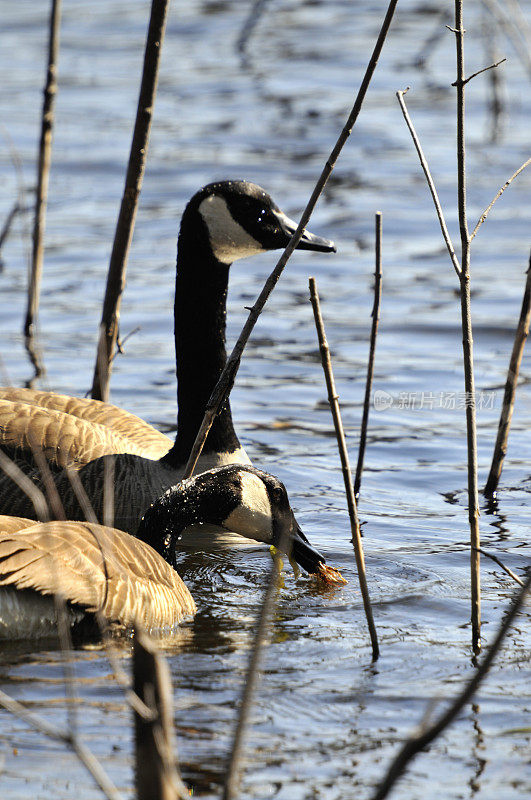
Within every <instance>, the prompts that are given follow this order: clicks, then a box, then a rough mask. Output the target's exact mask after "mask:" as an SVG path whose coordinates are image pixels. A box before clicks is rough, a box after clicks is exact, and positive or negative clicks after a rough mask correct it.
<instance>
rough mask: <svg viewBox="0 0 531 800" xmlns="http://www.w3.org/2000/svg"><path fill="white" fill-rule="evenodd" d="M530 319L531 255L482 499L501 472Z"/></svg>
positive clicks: (493, 488) (493, 487) (496, 483)
mask: <svg viewBox="0 0 531 800" xmlns="http://www.w3.org/2000/svg"><path fill="white" fill-rule="evenodd" d="M530 317H531V253H530V255H529V267H528V269H527V279H526V282H525V289H524V296H523V299H522V308H521V310H520V319H519V321H518V328H517V329H516V335H515V337H514V344H513V351H512V353H511V360H510V362H509V372H508V373H507V381H506V383H505V392H504V395H503V405H502V410H501V414H500V422H499V425H498V435H497V437H496V444H495V445H494V453H493V455H492V463H491V465H490V472H489V477H488V478H487V483H486V484H485V488H484V490H483V494H484V495H485V497H492V496H493V495H494V493H495V492H496V490H497V488H498V483H499V481H500V476H501V472H502V469H503V462H504V459H505V456H506V454H507V441H508V439H509V430H510V428H511V419H512V416H513V410H514V400H515V397H516V387H517V385H518V375H519V373H520V364H521V363H522V356H523V353H524V346H525V343H526V339H527V335H528V333H529V320H530Z"/></svg>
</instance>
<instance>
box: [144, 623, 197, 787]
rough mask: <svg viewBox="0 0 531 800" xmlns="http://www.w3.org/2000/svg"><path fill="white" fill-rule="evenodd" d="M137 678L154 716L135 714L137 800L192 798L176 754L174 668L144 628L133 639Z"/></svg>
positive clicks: (145, 700)
mask: <svg viewBox="0 0 531 800" xmlns="http://www.w3.org/2000/svg"><path fill="white" fill-rule="evenodd" d="M133 681H134V687H135V693H136V695H137V696H138V697H140V698H141V699H142V700H143V702H144V703H145V704H146V706H148V707H149V708H150V709H151V711H152V715H151V718H150V719H146V717H145V716H143V715H142V716H140V715H138V714H137V713H136V711H135V713H134V721H135V756H136V768H135V783H136V791H137V793H136V797H137V800H188V799H189V797H190V795H189V794H188V791H187V789H186V786H185V785H184V783H183V782H182V779H181V776H180V775H179V772H178V768H177V760H176V757H175V741H174V735H173V713H172V705H173V703H172V691H171V678H170V671H169V668H168V664H167V662H166V661H165V659H164V658H162V656H161V655H160V654H159V653H158V652H157V648H156V646H155V643H154V642H153V641H152V640H151V639H150V638H149V637H148V635H147V634H146V633H144V632H143V631H136V635H135V638H134V642H133Z"/></svg>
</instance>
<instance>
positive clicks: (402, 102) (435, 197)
mask: <svg viewBox="0 0 531 800" xmlns="http://www.w3.org/2000/svg"><path fill="white" fill-rule="evenodd" d="M408 91H409V87H408V88H407V89H404V90H403V91H401V92H397V93H396V96H397V98H398V102H399V104H400V108H401V109H402V114H403V115H404V119H405V121H406V125H407V126H408V128H409V132H410V134H411V138H412V139H413V144H414V145H415V149H416V151H417V153H418V157H419V160H420V165H421V167H422V169H423V170H424V175H425V176H426V181H427V182H428V188H429V190H430V192H431V196H432V198H433V203H434V205H435V211H436V212H437V218H438V220H439V225H440V226H441V231H442V235H443V239H444V241H445V243H446V248H447V250H448V253H449V254H450V258H451V259H452V264H453V266H454V269H455V272H456V275H457V276H458V277H460V275H461V265H460V264H459V259H458V258H457V256H456V254H455V249H454V245H453V243H452V239H451V237H450V234H449V232H448V228H447V225H446V220H445V219H444V214H443V210H442V206H441V203H440V200H439V195H438V194H437V189H436V188H435V183H434V181H433V178H432V176H431V172H430V168H429V166H428V162H427V160H426V156H425V155H424V151H423V150H422V147H421V144H420V139H419V137H418V136H417V132H416V130H415V128H414V127H413V122H412V121H411V117H410V116H409V112H408V110H407V108H406V103H405V100H404V95H405V94H406V93H407V92H408Z"/></svg>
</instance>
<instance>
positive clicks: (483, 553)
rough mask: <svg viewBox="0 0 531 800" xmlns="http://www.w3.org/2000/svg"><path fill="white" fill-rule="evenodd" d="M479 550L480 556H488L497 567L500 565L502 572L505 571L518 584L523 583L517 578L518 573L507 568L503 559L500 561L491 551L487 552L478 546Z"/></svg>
mask: <svg viewBox="0 0 531 800" xmlns="http://www.w3.org/2000/svg"><path fill="white" fill-rule="evenodd" d="M479 552H480V553H481V555H482V556H486V558H490V559H491V561H494V563H495V564H497V565H498V566H499V567H501V568H502V570H503V571H504V572H506V573H507V575H508V576H509V577H510V578H512V579H513V581H515V582H516V583H517V584H518V585H519V586H523V585H524V582H523V580H522V579H521V578H519V577H518V575H515V573H514V572H513V571H512V570H511V569H509V567H506V566H505V564H504V563H503V561H501V560H500V559H499V558H498V556H495V555H493V553H487V551H486V550H483V548H480V551H479Z"/></svg>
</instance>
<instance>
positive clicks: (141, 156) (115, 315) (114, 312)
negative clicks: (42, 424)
mask: <svg viewBox="0 0 531 800" xmlns="http://www.w3.org/2000/svg"><path fill="white" fill-rule="evenodd" d="M167 10H168V0H152V5H151V17H150V21H149V29H148V35H147V41H146V49H145V53H144V67H143V72H142V83H141V86H140V96H139V99H138V109H137V114H136V122H135V128H134V132H133V141H132V143H131V151H130V154H129V165H128V167H127V175H126V179H125V187H124V193H123V196H122V203H121V206H120V213H119V216H118V222H117V224H116V232H115V235H114V242H113V248H112V253H111V260H110V264H109V272H108V275H107V287H106V290H105V299H104V302H103V312H102V317H101V323H100V335H99V344H98V350H97V354H96V366H95V368H94V377H93V382H92V392H91V395H92V397H93V398H94V399H95V400H108V398H109V381H110V376H111V363H112V356H113V354H114V351H115V347H116V339H117V337H118V323H119V319H120V304H121V300H122V293H123V290H124V286H125V273H126V269H127V259H128V256H129V248H130V245H131V239H132V238H133V230H134V226H135V219H136V212H137V207H138V198H139V195H140V190H141V188H142V181H143V178H144V170H145V165H146V157H147V151H148V145H149V134H150V130H151V120H152V116H153V107H154V104H155V95H156V92H157V79H158V68H159V60H160V53H161V50H162V42H163V39H164V30H165V27H166V15H167ZM102 353H103V357H102V356H101V354H102Z"/></svg>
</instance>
